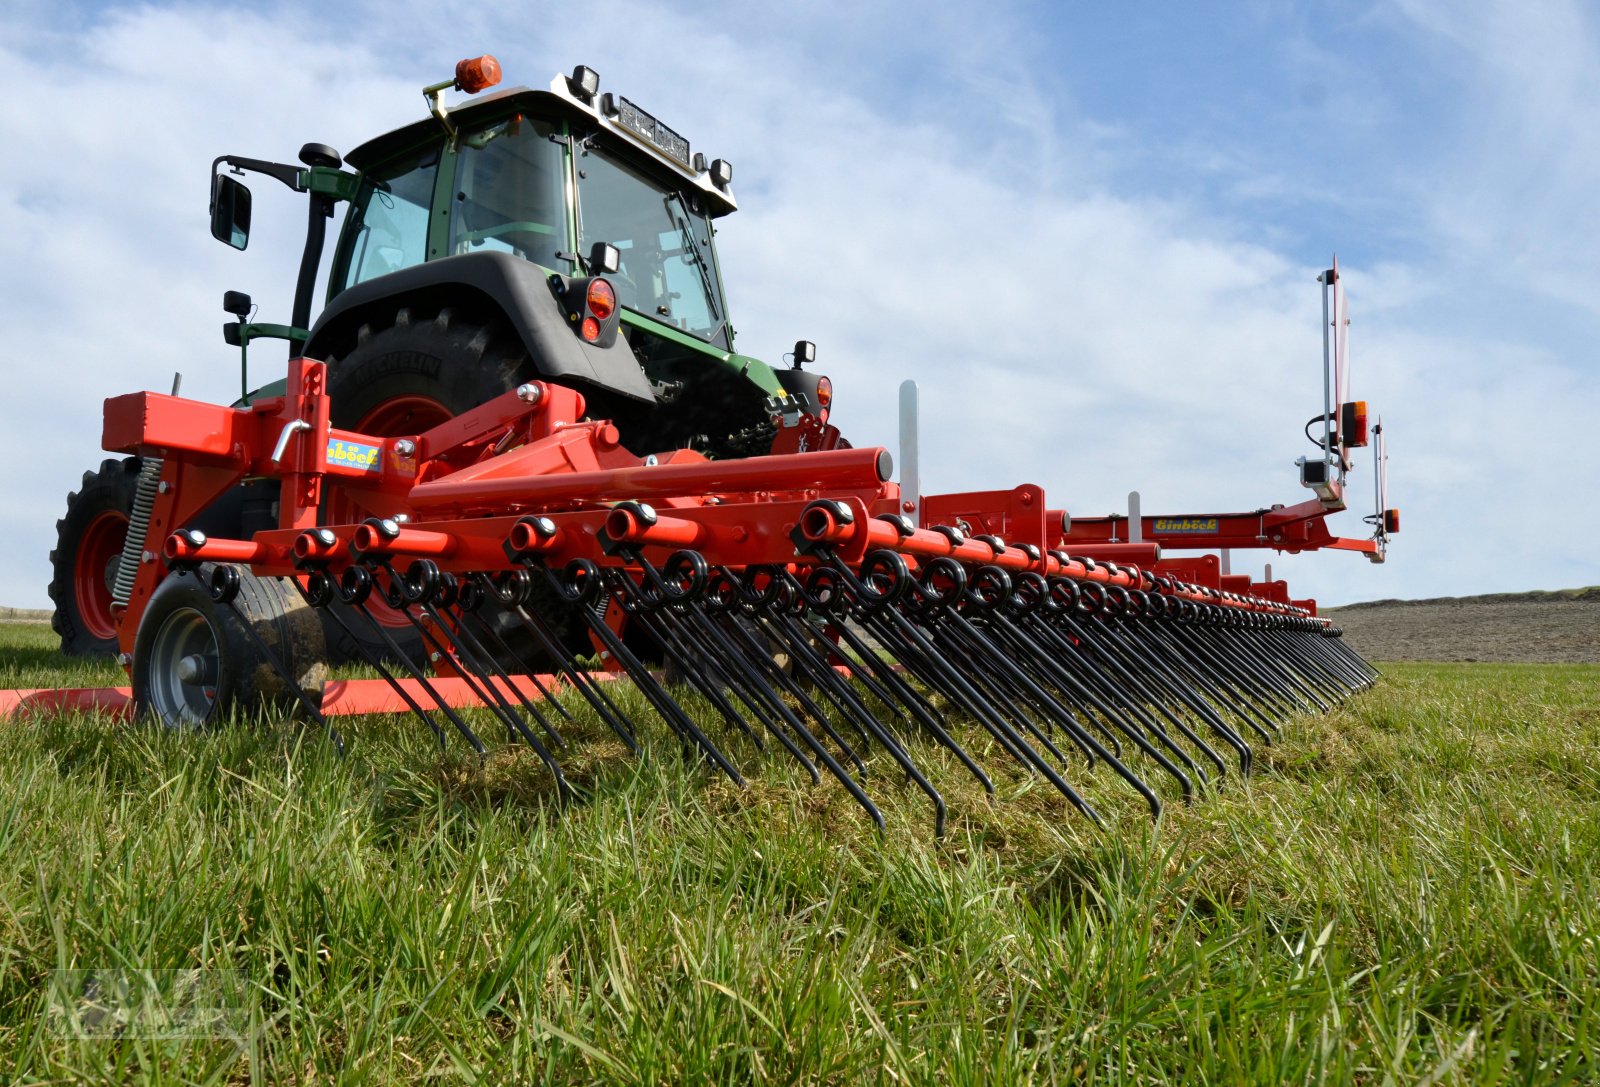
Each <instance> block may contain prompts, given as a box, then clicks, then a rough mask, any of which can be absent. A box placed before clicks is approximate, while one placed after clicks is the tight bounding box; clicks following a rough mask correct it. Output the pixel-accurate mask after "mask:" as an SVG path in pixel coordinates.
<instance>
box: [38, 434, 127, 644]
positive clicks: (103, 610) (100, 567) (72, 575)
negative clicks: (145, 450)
mask: <svg viewBox="0 0 1600 1087" xmlns="http://www.w3.org/2000/svg"><path fill="white" fill-rule="evenodd" d="M138 486H139V458H138V457H128V458H127V459H125V460H107V461H103V462H102V463H101V465H100V467H99V468H98V469H97V470H95V471H93V472H85V473H83V485H82V486H81V487H79V488H78V489H77V490H76V491H74V492H72V493H71V494H69V495H67V512H66V515H65V516H63V517H62V518H61V519H60V520H59V521H57V522H56V546H55V550H53V551H51V552H50V599H51V601H53V602H54V603H55V606H56V608H55V614H54V615H53V616H52V617H51V620H50V625H51V626H52V627H53V628H54V629H55V632H56V634H58V635H60V637H61V652H63V653H66V654H67V655H69V656H74V657H104V656H111V655H112V654H114V653H116V651H117V624H116V619H115V618H114V617H113V616H112V614H111V586H112V583H113V582H115V581H116V577H117V564H118V562H120V561H121V558H122V544H123V541H124V540H126V539H127V537H128V517H129V515H130V514H131V513H132V511H133V496H134V492H135V491H136V490H138Z"/></svg>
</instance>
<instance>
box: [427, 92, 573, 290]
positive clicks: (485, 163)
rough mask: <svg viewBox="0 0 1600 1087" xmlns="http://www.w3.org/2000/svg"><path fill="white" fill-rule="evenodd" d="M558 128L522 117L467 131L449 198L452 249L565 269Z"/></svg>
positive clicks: (562, 170) (562, 172)
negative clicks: (492, 253) (493, 253)
mask: <svg viewBox="0 0 1600 1087" xmlns="http://www.w3.org/2000/svg"><path fill="white" fill-rule="evenodd" d="M553 131H554V130H553V128H552V127H551V126H550V125H548V124H545V123H543V122H540V121H534V120H531V119H529V118H526V117H522V116H520V115H519V116H516V117H512V118H510V119H508V120H505V121H502V122H501V123H499V124H497V125H492V126H490V127H489V128H484V129H479V130H478V131H476V132H469V133H465V134H463V136H462V138H461V146H460V153H459V154H458V155H457V156H456V174H455V185H454V188H453V191H452V196H451V215H450V252H451V253H476V252H482V251H485V250H490V251H499V252H502V253H510V254H512V255H514V256H517V257H521V258H522V259H524V260H530V261H532V262H533V263H535V264H539V265H542V266H544V267H546V268H549V269H551V270H553V271H555V270H565V269H567V267H568V264H567V263H566V262H561V261H559V258H558V256H557V255H558V254H559V253H561V252H562V251H563V250H565V249H566V248H567V229H566V210H565V209H566V201H565V199H564V197H565V191H566V186H565V182H564V180H563V179H564V177H565V170H566V163H565V158H564V154H563V151H562V147H561V145H560V144H559V143H556V142H553V141H552V140H551V138H550V137H551V134H552V132H553Z"/></svg>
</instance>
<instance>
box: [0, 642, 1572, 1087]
mask: <svg viewBox="0 0 1600 1087" xmlns="http://www.w3.org/2000/svg"><path fill="white" fill-rule="evenodd" d="M0 637H3V638H4V646H5V648H4V649H0V668H3V669H4V682H5V683H7V684H9V685H44V684H48V683H52V682H92V681H110V680H114V679H115V678H116V672H115V670H114V669H108V668H104V667H100V668H94V667H89V668H82V667H80V668H77V669H75V670H69V669H65V668H62V667H61V666H60V664H59V662H57V661H55V660H54V659H52V658H50V657H49V655H48V654H47V653H44V652H42V650H43V649H44V648H45V647H46V646H48V644H49V640H48V631H47V629H46V628H44V627H40V626H34V627H28V626H24V625H20V624H16V625H8V626H3V627H0ZM0 729H4V742H3V743H0V781H3V782H4V785H3V787H0V1080H4V1081H5V1082H18V1083H21V1082H42V1081H53V1082H63V1083H67V1082H71V1083H77V1082H105V1083H122V1082H141V1083H142V1082H149V1083H233V1082H241V1083H242V1082H269V1083H307V1084H309V1083H330V1082H344V1083H375V1084H376V1083H394V1082H416V1083H454V1082H483V1083H494V1084H500V1083H535V1082H557V1083H567V1082H575V1083H587V1082H613V1081H620V1082H630V1083H640V1084H654V1083H700V1082H707V1081H710V1082H717V1083H730V1084H731V1083H746V1082H751V1081H759V1082H783V1083H811V1082H824V1083H841V1084H853V1083H885V1084H887V1083H902V1082H914V1083H1010V1082H1027V1081H1039V1082H1074V1081H1081V1082H1086V1083H1122V1082H1140V1083H1143V1082H1170V1083H1185V1084H1190V1083H1221V1084H1234V1083H1280V1082H1282V1083H1321V1082H1332V1083H1347V1082H1357V1083H1374V1084H1378V1083H1391V1082H1392V1083H1429V1084H1433V1083H1467V1082H1470V1083H1499V1082H1514V1083H1541V1084H1542V1083H1560V1082H1573V1083H1587V1082H1593V1081H1595V1080H1596V1079H1597V1078H1600V1019H1597V998H1596V991H1597V988H1600V973H1597V972H1600V966H1597V964H1600V859H1597V858H1600V756H1597V754H1596V752H1597V750H1600V668H1597V667H1591V666H1549V667H1542V666H1486V665H1440V666H1430V665H1393V666H1390V667H1388V668H1386V669H1385V679H1384V681H1383V682H1382V684H1381V685H1380V686H1379V687H1378V688H1377V689H1376V690H1374V691H1372V692H1369V693H1367V694H1364V695H1362V696H1360V697H1358V698H1356V699H1353V700H1352V701H1351V702H1349V703H1348V704H1347V705H1346V706H1345V707H1344V708H1343V709H1341V710H1340V711H1338V712H1337V713H1335V714H1332V715H1330V716H1328V717H1323V718H1304V719H1299V720H1296V721H1294V722H1291V723H1290V725H1289V727H1288V728H1287V729H1286V735H1285V738H1284V740H1283V741H1282V742H1281V743H1280V744H1278V745H1276V746H1275V747H1274V748H1272V749H1271V750H1269V751H1264V752H1261V753H1260V754H1259V763H1260V766H1259V769H1258V773H1257V775H1256V776H1255V777H1254V778H1253V779H1252V780H1251V781H1250V782H1248V783H1242V782H1238V781H1233V782H1230V783H1228V784H1227V785H1225V786H1224V787H1223V788H1222V789H1221V791H1220V792H1218V793H1217V794H1216V795H1213V796H1210V797H1207V798H1205V799H1203V800H1201V801H1200V802H1198V803H1196V804H1194V805H1192V806H1190V807H1188V808H1184V807H1182V806H1181V805H1178V804H1173V805H1172V806H1171V807H1170V809H1169V815H1168V816H1167V817H1166V819H1165V820H1164V822H1163V823H1162V825H1160V826H1152V825H1151V823H1150V822H1149V820H1148V819H1147V818H1146V817H1144V816H1143V815H1142V814H1141V812H1142V810H1143V809H1142V808H1141V807H1140V806H1139V805H1138V803H1137V802H1136V798H1134V797H1132V796H1131V793H1130V792H1129V790H1127V789H1126V788H1125V787H1124V786H1122V785H1121V784H1120V783H1117V782H1115V781H1114V780H1113V779H1112V778H1111V777H1110V775H1108V774H1104V773H1097V774H1095V775H1092V776H1090V777H1088V778H1085V777H1083V775H1079V776H1078V777H1077V778H1075V779H1074V780H1077V781H1080V782H1081V783H1082V784H1084V786H1085V788H1086V789H1087V790H1088V791H1089V793H1090V795H1091V797H1092V799H1094V800H1095V801H1096V802H1097V803H1098V804H1099V805H1100V806H1101V808H1102V810H1103V811H1105V812H1107V813H1108V819H1109V821H1110V822H1111V824H1112V825H1111V827H1110V828H1109V829H1108V830H1106V831H1097V830H1095V829H1093V828H1092V827H1091V826H1090V825H1089V824H1087V823H1086V822H1085V820H1083V819H1082V818H1081V817H1080V816H1078V815H1076V814H1075V813H1074V812H1072V810H1071V809H1070V808H1069V807H1068V806H1067V805H1066V804H1065V803H1064V802H1061V801H1060V800H1059V799H1058V798H1057V797H1055V795H1054V794H1053V793H1051V792H1050V791H1049V790H1047V789H1045V788H1042V787H1040V785H1039V784H1038V783H1037V782H1033V781H1030V780H1029V779H1027V778H1024V777H1022V776H1020V775H1016V776H1012V777H1009V778H1007V779H1006V780H1004V781H1002V782H999V783H998V784H999V786H1000V792H1001V794H1002V796H1001V798H1000V799H999V800H997V801H994V802H987V801H985V800H984V799H983V797H982V795H981V794H980V793H978V792H977V791H976V790H974V789H969V788H967V787H966V786H965V785H963V784H962V780H961V778H960V776H959V774H958V773H957V772H956V771H955V770H954V769H953V768H952V767H951V766H949V765H948V764H945V763H942V762H941V760H940V759H938V758H937V757H936V756H935V754H934V753H933V752H931V751H926V750H924V751H922V752H920V754H919V757H925V761H928V762H930V763H932V764H934V765H935V766H936V767H937V768H938V772H937V778H936V780H937V781H938V782H939V783H940V784H941V785H943V786H946V787H947V795H949V797H950V801H951V807H952V812H953V816H952V823H951V829H950V832H949V833H948V835H947V836H946V837H945V838H944V839H943V840H938V839H935V838H933V837H932V833H931V818H930V816H929V812H928V808H927V805H926V802H925V800H923V799H922V798H921V797H920V794H917V793H915V792H914V791H909V790H906V789H904V788H902V787H900V786H899V784H898V783H897V781H896V780H895V778H894V775H893V774H891V773H889V772H888V770H887V769H886V768H883V769H878V773H877V775H876V779H875V781H874V784H873V792H874V795H875V797H877V798H879V799H880V801H881V803H882V804H883V806H884V808H885V813H886V815H887V816H888V818H889V823H890V829H889V831H888V832H887V833H886V834H883V835H878V834H876V833H874V832H873V831H872V829H871V827H870V825H869V824H868V823H867V821H866V820H865V819H864V818H863V817H862V816H861V815H860V813H859V810H858V809H857V808H856V807H855V805H854V804H853V802H852V801H851V800H850V799H849V797H848V796H847V795H845V794H844V792H843V790H842V789H840V788H839V787H837V786H836V785H830V784H824V785H823V786H820V787H816V786H811V785H810V784H809V782H808V781H807V779H806V778H805V777H804V776H803V774H801V773H800V772H798V771H797V770H796V769H795V768H793V767H792V766H791V765H790V764H789V763H788V762H787V760H784V759H781V758H778V757H772V758H769V759H767V760H765V762H764V764H762V765H758V766H755V765H753V771H754V772H753V774H752V779H753V780H752V784H751V786H750V787H749V788H747V789H744V790H739V789H736V788H733V787H732V786H730V785H728V784H727V783H726V782H724V781H721V780H719V779H717V778H715V777H713V776H712V775H710V774H709V773H707V772H706V771H704V770H703V769H701V768H699V767H696V766H692V765H687V764H686V763H685V762H684V760H682V759H681V758H679V756H678V753H677V751H676V748H675V747H674V746H673V745H671V744H670V743H668V742H667V741H666V739H665V737H664V736H662V735H661V734H659V733H652V736H653V741H654V742H653V743H652V744H651V750H649V751H648V752H647V754H646V757H645V758H643V759H642V760H635V759H628V758H623V757H619V755H618V751H619V745H617V744H616V743H615V742H614V741H608V740H607V739H606V738H605V737H604V736H603V735H602V734H601V732H600V731H599V730H598V729H597V728H594V727H590V728H588V729H587V730H580V735H583V736H586V737H587V738H586V739H584V740H582V741H581V742H579V743H578V744H576V745H575V746H576V747H577V748H578V750H576V751H575V752H574V753H572V754H571V755H570V756H568V757H567V758H566V759H565V760H564V761H565V764H566V765H567V766H569V767H570V768H571V775H572V776H573V777H574V778H576V779H577V780H578V781H580V782H582V783H583V784H584V785H585V786H586V787H587V789H588V790H589V792H590V794H591V799H589V800H587V801H585V802H583V803H581V804H576V805H572V806H569V807H567V808H565V809H564V810H562V809H558V808H557V806H556V805H555V802H554V799H553V795H554V794H553V791H552V789H551V786H550V782H549V780H548V777H547V776H546V775H545V774H544V773H543V772H542V770H540V769H539V768H538V764H537V762H536V761H535V760H534V759H532V758H531V757H530V756H529V754H528V753H527V752H526V751H525V750H523V749H512V748H505V747H503V746H495V747H494V749H493V752H492V756H491V758H490V759H489V761H488V763H487V764H486V765H482V766H480V765H479V764H478V763H477V762H476V760H474V759H471V758H469V757H467V754H466V751H465V748H464V746H463V745H460V744H457V743H452V745H451V749H450V750H449V751H448V752H445V753H441V752H440V751H439V749H438V748H437V746H436V745H434V744H433V742H432V739H431V735H430V734H429V733H428V732H427V730H426V729H425V728H423V727H422V726H420V725H417V724H415V723H411V722H408V721H406V720H404V719H400V718H396V719H387V718H385V719H365V720H356V721H350V722H347V723H346V735H347V738H348V740H349V741H350V750H349V754H348V755H347V756H346V757H344V758H342V759H341V758H339V757H337V756H336V755H335V754H334V753H333V752H332V751H331V750H330V748H329V746H328V745H327V744H326V742H324V741H323V740H322V739H321V737H320V736H319V735H317V734H315V733H301V732H298V731H296V730H294V729H292V728H290V727H288V726H277V727H260V726H255V727H249V726H243V725H240V726H236V727H234V728H231V729H228V730H226V731H222V732H218V733H214V734H210V735H204V736H192V735H170V734H165V733H161V732H157V731H154V730H151V729H149V728H142V727H132V726H118V725H112V724H108V723H106V722H104V721H99V720H95V719H92V718H82V717H76V718H74V717H59V718H52V719H34V720H28V721H19V722H10V723H3V724H0ZM484 732H485V735H486V737H487V736H488V735H489V730H487V729H485V730H484ZM964 735H970V733H969V732H967V733H964ZM746 761H747V762H748V763H751V764H754V763H757V762H759V761H760V760H757V759H755V758H753V757H750V756H747V757H746ZM87 970H98V971H101V972H102V976H112V975H113V974H114V972H116V971H121V972H123V974H124V976H131V974H132V973H133V972H136V971H153V972H156V973H155V974H154V975H153V976H156V977H158V978H175V977H184V976H187V975H183V974H180V973H162V972H168V971H171V972H180V971H192V970H199V971H202V974H201V976H202V977H204V978H207V979H210V981H211V982H212V983H213V984H214V985H216V986H220V987H221V988H223V989H225V990H226V991H227V993H228V994H229V995H228V997H227V999H228V1000H229V1001H230V1002H231V1003H232V1004H233V1005H234V1006H235V1009H236V1010H234V1011H233V1012H232V1013H231V1015H232V1018H231V1019H230V1020H229V1021H230V1023H232V1024H233V1025H234V1026H237V1027H238V1028H239V1033H238V1036H237V1037H232V1038H230V1037H199V1038H164V1037H160V1036H154V1035H159V1033H160V1032H159V1031H156V1030H153V1029H143V1030H135V1031H132V1032H130V1036H125V1037H120V1038H117V1037H81V1036H74V1035H73V1033H72V1032H71V1031H69V1030H67V1029H65V1026H64V1023H63V1020H61V1019H60V1018H59V1017H58V1016H56V1015H55V1014H54V1013H53V1012H52V1011H51V1006H52V1005H51V999H50V992H51V985H52V980H53V979H61V978H66V979H69V980H70V979H72V978H75V977H77V976H78V975H76V974H72V973H70V971H87ZM60 971H69V973H66V974H62V973H59V972H60ZM213 1033H214V1034H216V1033H221V1032H213Z"/></svg>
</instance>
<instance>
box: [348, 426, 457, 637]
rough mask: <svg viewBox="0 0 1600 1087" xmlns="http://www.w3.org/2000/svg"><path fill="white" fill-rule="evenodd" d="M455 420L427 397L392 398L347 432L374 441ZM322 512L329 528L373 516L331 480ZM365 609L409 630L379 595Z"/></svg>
mask: <svg viewBox="0 0 1600 1087" xmlns="http://www.w3.org/2000/svg"><path fill="white" fill-rule="evenodd" d="M454 417H455V412H453V411H451V410H450V409H449V408H447V407H445V406H444V405H443V404H441V403H439V401H437V400H435V399H433V398H432V397H431V396H395V397H390V398H389V399H388V400H383V401H379V402H378V403H377V404H376V405H374V406H373V407H372V408H370V409H368V411H367V413H366V414H365V415H363V416H362V417H361V418H360V419H359V420H357V421H356V424H355V426H353V427H351V428H350V429H351V430H354V431H356V432H357V433H358V434H370V435H372V436H373V437H377V438H392V437H394V436H395V435H397V434H420V433H422V432H423V431H424V430H429V429H431V428H433V427H436V426H438V425H439V424H440V423H442V422H445V421H446V420H448V419H452V418H454ZM323 493H324V498H323V510H324V515H325V516H326V517H327V523H328V524H330V525H347V524H354V523H356V522H358V521H364V520H366V519H367V518H368V517H371V516H372V515H373V512H374V511H371V510H368V509H367V508H366V507H365V506H362V505H361V504H360V503H359V502H356V501H355V500H354V499H352V498H351V497H350V496H349V495H347V494H346V493H345V492H344V490H343V489H342V488H340V487H339V486H338V485H337V484H335V483H332V482H331V481H330V482H329V483H328V484H327V485H326V489H325V491H324V492H323ZM367 610H368V611H370V612H371V613H372V617H373V618H374V619H376V620H377V621H378V622H380V623H382V624H383V625H384V626H386V627H409V626H410V625H411V622H410V620H408V619H407V618H406V617H405V616H404V615H403V614H401V613H400V611H398V610H397V609H395V608H391V607H390V606H389V605H388V604H387V603H385V602H384V600H383V598H382V595H381V594H379V593H373V594H372V596H371V597H370V598H369V599H368V600H367Z"/></svg>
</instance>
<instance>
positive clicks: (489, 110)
mask: <svg viewBox="0 0 1600 1087" xmlns="http://www.w3.org/2000/svg"><path fill="white" fill-rule="evenodd" d="M565 78H566V77H564V76H559V75H558V76H556V78H555V81H554V83H553V84H552V88H551V89H550V90H533V89H531V88H528V87H505V88H502V89H500V90H497V91H492V92H490V93H488V94H480V95H476V96H474V97H473V98H470V99H468V100H466V101H464V102H461V103H459V104H456V105H452V106H450V107H449V109H450V117H451V119H452V120H453V121H454V122H455V123H456V124H457V125H458V126H460V127H462V128H476V127H479V126H480V125H485V124H489V123H492V122H493V121H494V120H496V119H498V118H499V117H502V116H504V115H506V114H508V113H515V112H522V113H525V114H527V115H529V116H531V117H537V118H543V119H548V120H552V121H567V122H569V123H573V124H577V125H582V126H585V127H587V128H590V129H593V130H595V131H599V132H604V133H606V134H607V135H608V136H609V137H610V142H612V143H616V144H621V145H623V146H626V147H628V148H630V149H632V150H634V151H635V152H640V153H642V154H641V157H643V158H645V159H647V160H648V161H649V162H650V163H651V164H652V165H653V166H654V167H656V171H657V173H659V174H662V175H664V176H668V177H673V178H676V180H677V181H678V182H679V183H681V184H682V185H683V186H684V187H685V188H691V189H695V190H697V191H699V192H700V193H701V194H702V195H704V197H705V199H706V205H707V209H708V211H709V212H710V214H711V215H712V217H718V216H722V215H727V214H728V213H729V212H733V211H737V210H738V207H739V205H738V202H737V201H735V200H734V197H733V193H732V192H730V191H728V190H726V189H719V188H717V186H716V185H715V184H713V183H712V181H711V177H710V175H709V174H708V173H706V172H703V171H695V170H692V169H686V168H684V167H683V166H682V165H681V164H680V163H678V162H676V161H674V160H672V159H670V158H668V157H667V156H665V155H664V154H662V153H661V152H660V151H659V150H657V149H656V148H655V147H653V146H652V145H651V144H649V143H647V142H645V141H644V140H641V139H639V138H638V137H636V136H634V135H633V133H631V132H629V131H628V130H627V129H625V128H622V127H621V126H620V125H617V124H615V123H613V122H612V121H611V120H610V119H609V118H607V117H605V116H604V115H602V114H601V113H600V112H599V111H598V110H596V109H595V108H594V107H593V106H591V105H589V104H588V103H586V102H584V101H583V100H581V99H579V98H576V97H574V96H573V95H572V94H571V93H569V92H566V87H565V86H564V83H565ZM443 136H444V132H443V130H442V129H441V128H440V125H439V122H438V120H437V119H435V118H434V117H431V116H430V117H424V118H422V119H421V120H419V121H413V122H411V123H410V124H408V125H405V126H403V127H401V128H397V129H394V130H393V131H390V132H386V133H384V134H383V135H381V136H377V137H374V138H373V139H370V140H367V141H366V142H365V143H363V144H361V145H360V146H358V147H356V148H355V149H353V150H352V151H351V152H350V153H349V154H348V155H346V156H345V161H346V162H348V163H349V164H350V165H351V166H354V167H355V168H356V169H358V170H361V171H366V170H367V169H369V168H371V167H374V166H379V165H381V164H382V163H383V162H385V161H386V160H388V159H390V158H392V157H394V156H395V155H398V154H401V153H402V152H405V151H408V150H410V149H411V148H413V147H416V146H417V145H419V144H423V143H427V142H430V141H433V140H438V139H441V138H442V137H443Z"/></svg>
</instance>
